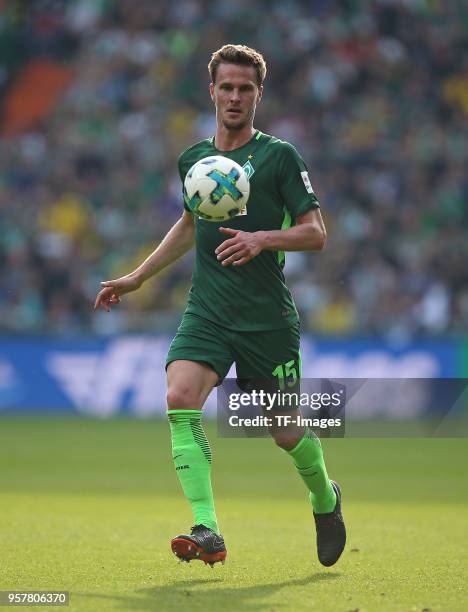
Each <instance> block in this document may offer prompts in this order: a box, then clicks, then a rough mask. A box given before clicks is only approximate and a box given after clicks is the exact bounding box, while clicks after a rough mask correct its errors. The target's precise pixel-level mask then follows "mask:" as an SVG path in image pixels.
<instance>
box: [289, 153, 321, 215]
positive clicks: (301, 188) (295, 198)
mask: <svg viewBox="0 0 468 612" xmlns="http://www.w3.org/2000/svg"><path fill="white" fill-rule="evenodd" d="M279 180H280V185H279V187H280V192H281V196H282V199H283V202H284V204H285V206H286V208H287V209H288V210H289V212H290V213H291V215H292V216H293V217H294V218H295V217H298V216H299V215H302V214H304V213H306V212H307V211H308V210H313V209H314V208H319V207H320V204H319V201H318V199H317V196H316V195H315V193H314V190H313V188H312V185H311V183H310V179H309V171H308V169H307V166H306V164H305V162H304V160H303V159H302V157H301V156H300V155H299V153H298V152H297V150H296V148H295V147H293V146H292V145H290V144H289V143H284V145H283V147H282V151H281V159H280V163H279Z"/></svg>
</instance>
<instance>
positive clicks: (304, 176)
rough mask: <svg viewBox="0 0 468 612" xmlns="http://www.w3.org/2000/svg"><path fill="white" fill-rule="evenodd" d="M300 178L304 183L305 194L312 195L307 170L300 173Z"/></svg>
mask: <svg viewBox="0 0 468 612" xmlns="http://www.w3.org/2000/svg"><path fill="white" fill-rule="evenodd" d="M301 176H302V180H303V182H304V186H305V188H306V191H307V193H314V190H313V189H312V185H311V184H310V178H309V173H308V172H307V170H304V172H301Z"/></svg>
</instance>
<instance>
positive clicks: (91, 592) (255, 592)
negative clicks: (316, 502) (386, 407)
mask: <svg viewBox="0 0 468 612" xmlns="http://www.w3.org/2000/svg"><path fill="white" fill-rule="evenodd" d="M207 430H208V432H209V434H210V439H211V442H212V447H213V452H214V475H213V478H214V487H215V492H216V500H217V510H218V516H219V519H220V524H221V527H222V531H223V535H224V536H225V539H226V542H227V544H228V550H229V556H228V560H227V563H226V565H225V566H224V567H223V566H221V565H219V564H218V565H216V566H215V568H214V569H213V570H211V569H210V568H209V567H208V566H205V565H203V564H202V563H197V562H192V563H191V564H190V565H187V564H178V563H177V561H176V560H175V558H174V557H173V555H172V553H171V551H170V548H169V540H170V538H171V537H172V536H173V535H175V534H176V533H177V532H180V531H181V530H185V529H187V528H188V527H190V525H191V514H190V512H189V508H188V505H187V504H186V502H185V501H184V500H183V499H182V497H181V494H180V491H179V485H178V482H177V480H176V477H175V474H174V471H173V466H172V463H171V459H170V442H169V436H168V426H167V425H166V423H164V422H157V421H136V420H130V419H120V420H111V421H92V420H87V419H86V420H85V419H83V420H80V419H74V418H68V419H67V418H42V419H40V418H34V419H33V418H23V419H21V418H11V417H4V418H2V419H0V589H2V590H7V589H11V590H47V589H55V590H58V589H63V590H68V591H70V593H71V606H70V608H71V609H72V610H89V611H96V612H100V611H101V610H176V609H177V610H209V611H211V610H223V611H226V610H281V611H282V610H311V609H315V610H319V611H320V612H323V611H325V612H326V611H328V610H330V611H331V610H333V611H334V612H335V611H338V612H339V611H343V612H346V611H351V610H359V611H360V612H364V611H367V610H368V611H375V610H378V611H380V610H392V611H393V610H402V611H403V610H405V611H406V610H408V611H409V610H420V611H422V610H424V609H430V610H431V611H434V610H444V611H452V610H466V609H467V606H466V601H467V599H466V591H465V590H464V589H465V582H466V577H465V574H466V567H467V552H466V541H467V535H468V533H467V526H466V518H465V517H466V515H467V501H468V486H467V479H466V456H467V454H466V451H467V443H466V440H464V439H450V440H449V439H412V440H411V439H373V438H367V439H342V440H325V441H324V442H323V446H324V449H325V452H326V458H327V465H328V469H329V472H330V474H331V475H332V476H333V477H335V478H336V479H337V480H338V481H339V482H340V484H341V485H342V488H343V495H344V515H345V518H346V522H347V527H348V533H349V538H348V545H347V548H346V549H345V552H344V554H343V557H342V559H341V560H340V562H339V563H338V564H337V565H336V566H335V567H333V568H330V569H326V568H323V567H322V566H321V565H320V564H319V563H318V561H317V559H316V553H315V544H314V527H313V520H312V516H311V511H310V507H309V506H308V502H307V499H306V495H305V490H304V488H303V484H302V482H301V481H300V479H299V478H298V477H297V476H296V474H295V473H294V469H293V467H292V465H291V462H290V459H289V457H287V455H285V453H283V452H282V451H280V450H278V449H276V448H275V447H274V445H273V444H272V442H271V441H270V440H266V439H249V440H242V439H240V440H239V439H220V438H217V437H216V432H215V430H214V428H213V427H212V426H210V427H207ZM26 609H29V608H26ZM30 609H33V608H30ZM34 609H36V610H37V609H44V608H34ZM46 609H54V610H57V609H59V608H46Z"/></svg>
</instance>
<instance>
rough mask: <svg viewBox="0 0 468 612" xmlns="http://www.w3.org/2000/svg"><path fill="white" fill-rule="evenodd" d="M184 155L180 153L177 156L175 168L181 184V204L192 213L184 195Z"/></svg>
mask: <svg viewBox="0 0 468 612" xmlns="http://www.w3.org/2000/svg"><path fill="white" fill-rule="evenodd" d="M183 158H184V154H183V153H182V155H180V156H179V159H178V162H177V167H178V169H179V176H180V180H181V182H182V198H183V202H184V209H185V210H186V211H187V212H192V211H191V210H190V208H189V207H188V205H187V194H186V193H185V188H184V181H185V175H186V174H187V172H188V169H187V168H186V165H187V164H184V159H183Z"/></svg>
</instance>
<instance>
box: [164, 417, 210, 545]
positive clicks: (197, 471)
mask: <svg viewBox="0 0 468 612" xmlns="http://www.w3.org/2000/svg"><path fill="white" fill-rule="evenodd" d="M167 414H168V416H169V424H170V427H171V437H172V458H173V460H174V464H175V469H176V472H177V476H178V477H179V481H180V484H181V485H182V489H183V491H184V494H185V497H186V498H187V499H188V501H189V502H190V505H191V506H192V511H193V516H194V520H195V525H200V524H201V525H205V526H206V527H209V528H210V529H213V531H215V532H216V533H219V530H218V523H217V520H216V513H215V509H214V502H213V491H212V490H211V449H210V445H209V443H208V440H207V439H206V436H205V432H204V431H203V427H202V424H201V410H168V412H167Z"/></svg>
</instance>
